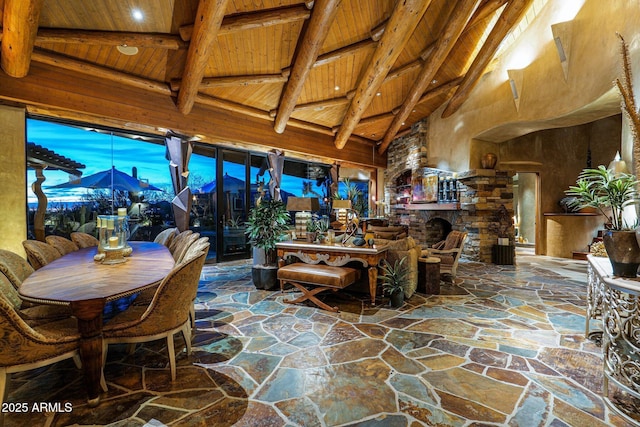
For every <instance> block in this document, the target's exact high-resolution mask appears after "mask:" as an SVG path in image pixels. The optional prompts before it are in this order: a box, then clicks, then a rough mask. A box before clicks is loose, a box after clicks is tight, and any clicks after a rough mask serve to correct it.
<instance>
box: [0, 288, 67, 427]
mask: <svg viewBox="0 0 640 427" xmlns="http://www.w3.org/2000/svg"><path fill="white" fill-rule="evenodd" d="M79 340H80V335H79V334H78V329H77V326H76V324H75V319H72V318H69V319H66V320H64V321H58V322H52V323H46V324H43V325H40V326H36V327H31V326H29V325H28V324H27V323H26V322H25V321H24V320H23V319H22V318H21V317H20V315H19V314H18V312H17V311H16V310H15V308H14V307H13V306H12V305H11V304H10V303H9V302H8V301H7V300H5V299H4V298H0V348H2V351H1V352H0V405H1V404H2V402H3V400H4V395H5V389H6V385H7V382H8V379H10V375H11V374H12V373H14V372H22V371H28V370H31V369H36V368H40V367H42V366H47V365H50V364H52V363H56V362H59V361H61V360H64V359H69V358H73V359H74V361H75V362H76V366H80V358H79V354H78V343H79ZM3 412H4V411H3ZM0 421H2V420H0Z"/></svg>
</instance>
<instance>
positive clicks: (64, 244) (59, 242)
mask: <svg viewBox="0 0 640 427" xmlns="http://www.w3.org/2000/svg"><path fill="white" fill-rule="evenodd" d="M44 239H45V240H46V241H47V243H48V244H50V245H51V246H53V247H54V248H56V250H57V251H58V252H60V255H66V254H68V253H71V252H74V251H77V250H78V249H79V248H78V245H76V244H75V243H73V241H71V240H69V239H67V238H64V237H62V236H47V237H45V238H44Z"/></svg>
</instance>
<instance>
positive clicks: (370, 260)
mask: <svg viewBox="0 0 640 427" xmlns="http://www.w3.org/2000/svg"><path fill="white" fill-rule="evenodd" d="M276 248H277V250H278V258H280V265H281V266H282V265H284V260H285V259H286V258H287V257H295V258H298V259H299V260H300V261H302V262H304V263H305V264H320V263H321V262H323V263H325V264H327V265H331V266H334V267H339V266H343V265H346V264H348V263H350V262H354V261H355V262H359V263H360V264H362V266H363V267H365V268H367V272H368V275H369V293H370V295H371V305H375V304H376V287H377V284H378V263H379V262H380V261H381V260H382V259H383V258H384V257H385V254H386V252H387V249H388V246H386V245H385V246H381V247H374V248H370V247H368V246H349V245H347V246H343V245H341V244H339V243H334V244H331V245H330V244H315V243H307V242H303V241H287V242H279V243H276Z"/></svg>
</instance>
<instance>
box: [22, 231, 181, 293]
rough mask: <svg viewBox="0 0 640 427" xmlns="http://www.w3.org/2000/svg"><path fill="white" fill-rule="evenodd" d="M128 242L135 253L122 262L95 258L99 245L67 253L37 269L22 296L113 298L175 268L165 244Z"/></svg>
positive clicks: (129, 291) (139, 287)
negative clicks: (105, 262)
mask: <svg viewBox="0 0 640 427" xmlns="http://www.w3.org/2000/svg"><path fill="white" fill-rule="evenodd" d="M129 244H130V245H131V247H132V248H133V251H132V254H131V256H129V257H126V258H125V260H126V261H125V262H122V263H119V264H101V263H99V262H96V261H94V260H93V256H94V255H95V254H96V252H97V248H96V247H91V248H84V249H80V250H78V251H74V252H71V253H68V254H66V255H64V256H63V257H61V258H58V259H56V260H55V261H53V262H51V263H49V264H47V265H45V266H44V267H42V268H40V269H38V270H36V271H34V272H33V273H32V274H31V275H30V276H29V277H28V278H27V279H25V281H24V283H23V284H22V286H21V287H20V295H21V296H22V297H23V298H24V299H25V300H29V301H38V302H48V303H49V304H52V303H59V304H69V303H71V301H82V300H91V299H97V298H104V299H105V300H106V301H111V300H115V299H118V298H122V297H123V296H126V295H129V294H131V293H135V292H139V291H140V290H142V289H144V288H145V287H148V286H151V285H154V284H155V283H156V282H158V281H160V280H162V279H163V278H164V277H165V276H166V275H167V274H168V273H169V272H170V271H171V269H172V268H173V266H174V260H173V256H172V255H171V252H169V250H168V249H167V248H166V247H165V246H164V245H161V244H158V243H153V242H135V241H134V242H129Z"/></svg>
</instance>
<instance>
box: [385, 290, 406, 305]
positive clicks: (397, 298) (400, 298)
mask: <svg viewBox="0 0 640 427" xmlns="http://www.w3.org/2000/svg"><path fill="white" fill-rule="evenodd" d="M389 298H390V300H391V307H395V308H398V307H402V304H404V292H394V293H392V294H391V295H389Z"/></svg>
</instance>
